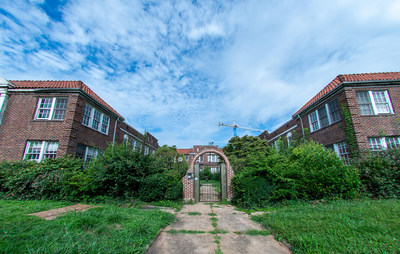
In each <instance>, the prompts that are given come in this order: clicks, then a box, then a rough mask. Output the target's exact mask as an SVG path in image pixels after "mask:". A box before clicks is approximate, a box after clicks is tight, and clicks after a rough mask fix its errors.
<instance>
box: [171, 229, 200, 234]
mask: <svg viewBox="0 0 400 254" xmlns="http://www.w3.org/2000/svg"><path fill="white" fill-rule="evenodd" d="M167 232H168V233H170V234H204V233H205V231H197V230H185V229H181V230H176V229H171V230H169V231H167Z"/></svg>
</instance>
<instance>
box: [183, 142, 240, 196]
mask: <svg viewBox="0 0 400 254" xmlns="http://www.w3.org/2000/svg"><path fill="white" fill-rule="evenodd" d="M208 153H215V154H218V155H219V156H220V157H221V158H222V159H223V160H224V162H225V163H224V164H222V165H221V198H222V200H225V199H226V200H231V199H232V196H233V189H232V187H231V179H232V177H233V175H234V174H233V170H232V167H231V163H230V162H229V159H228V157H227V156H226V155H225V154H224V153H223V152H222V151H220V150H217V149H205V150H202V151H200V152H199V153H197V154H196V155H195V156H194V157H193V159H192V160H191V161H190V163H189V169H188V171H187V173H186V175H185V177H184V178H183V179H182V182H183V198H184V200H186V201H188V200H194V201H196V202H198V201H200V168H199V165H198V164H196V160H197V159H198V158H199V157H200V156H201V155H203V154H208Z"/></svg>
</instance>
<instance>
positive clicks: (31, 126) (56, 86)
mask: <svg viewBox="0 0 400 254" xmlns="http://www.w3.org/2000/svg"><path fill="white" fill-rule="evenodd" d="M124 141H125V142H131V143H132V144H134V145H135V146H136V147H140V148H141V149H143V151H144V152H146V153H150V152H154V151H155V150H156V149H157V148H158V141H157V139H156V138H155V137H154V136H152V135H151V134H150V133H148V132H145V133H144V134H141V133H140V132H138V131H137V130H136V129H134V128H133V127H131V126H130V125H129V124H127V123H126V122H125V119H124V118H123V117H122V116H121V115H120V114H119V113H118V112H117V111H115V110H114V109H113V108H112V107H111V106H110V105H108V104H107V103H106V102H105V101H104V100H103V99H101V98H100V97H99V96H98V95H97V94H95V93H94V92H93V91H92V90H91V89H90V88H89V87H88V86H86V85H85V84H84V83H83V82H81V81H19V80H13V81H7V80H5V79H0V160H3V159H5V160H19V159H27V160H36V161H41V160H43V159H44V158H55V157H62V156H65V155H73V156H77V157H80V158H83V159H84V160H85V161H90V160H91V159H93V158H94V157H96V156H97V153H98V151H99V150H104V149H106V148H107V146H108V144H110V143H122V142H124Z"/></svg>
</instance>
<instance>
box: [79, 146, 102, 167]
mask: <svg viewBox="0 0 400 254" xmlns="http://www.w3.org/2000/svg"><path fill="white" fill-rule="evenodd" d="M98 154H99V150H98V149H96V148H93V147H90V146H86V145H83V144H78V145H77V147H76V157H78V158H82V159H83V161H84V162H85V163H88V162H90V161H92V160H95V159H96V158H97V155H98Z"/></svg>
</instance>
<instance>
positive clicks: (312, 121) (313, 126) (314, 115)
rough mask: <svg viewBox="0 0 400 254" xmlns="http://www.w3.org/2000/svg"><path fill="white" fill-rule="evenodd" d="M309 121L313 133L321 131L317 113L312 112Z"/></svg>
mask: <svg viewBox="0 0 400 254" xmlns="http://www.w3.org/2000/svg"><path fill="white" fill-rule="evenodd" d="M308 119H309V121H310V126H311V131H316V130H319V122H318V117H317V111H314V112H312V113H311V114H310V115H309V116H308Z"/></svg>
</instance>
